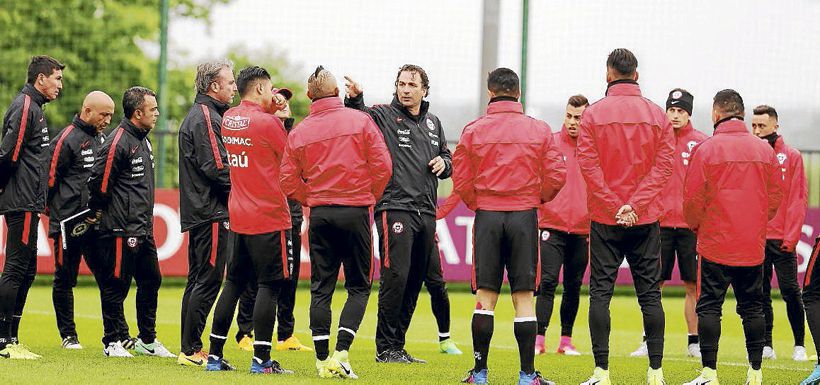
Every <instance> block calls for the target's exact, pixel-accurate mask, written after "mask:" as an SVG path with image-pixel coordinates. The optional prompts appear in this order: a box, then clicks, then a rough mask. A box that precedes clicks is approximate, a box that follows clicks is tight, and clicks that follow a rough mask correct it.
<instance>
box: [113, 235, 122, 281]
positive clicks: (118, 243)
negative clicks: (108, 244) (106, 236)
mask: <svg viewBox="0 0 820 385" xmlns="http://www.w3.org/2000/svg"><path fill="white" fill-rule="evenodd" d="M114 243H115V246H114V248H115V249H116V252H115V253H114V278H119V277H120V265H122V237H117V238H115V239H114Z"/></svg>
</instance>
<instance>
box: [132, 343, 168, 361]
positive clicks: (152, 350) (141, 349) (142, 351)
mask: <svg viewBox="0 0 820 385" xmlns="http://www.w3.org/2000/svg"><path fill="white" fill-rule="evenodd" d="M134 353H137V354H138V355H141V356H154V357H162V358H174V357H176V354H174V353H171V352H170V351H168V348H166V347H165V345H163V344H162V342H159V340H154V342H152V343H150V344H146V343H145V342H142V340H141V339H137V343H136V344H135V345H134Z"/></svg>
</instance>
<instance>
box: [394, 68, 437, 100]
mask: <svg viewBox="0 0 820 385" xmlns="http://www.w3.org/2000/svg"><path fill="white" fill-rule="evenodd" d="M405 71H407V72H415V73H417V74H419V77H421V88H424V89H425V91H427V92H425V95H430V79H429V78H428V77H427V72H425V71H424V68H421V67H419V66H417V65H415V64H405V65H403V66H401V68H399V72H397V73H396V81H395V83H393V85H394V86H396V87H398V86H399V76H401V73H402V72H405Z"/></svg>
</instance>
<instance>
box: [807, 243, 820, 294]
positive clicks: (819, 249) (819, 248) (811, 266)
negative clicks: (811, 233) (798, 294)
mask: <svg viewBox="0 0 820 385" xmlns="http://www.w3.org/2000/svg"><path fill="white" fill-rule="evenodd" d="M818 253H820V238H818V240H817V241H815V242H814V252H813V253H811V258H809V266H808V267H807V268H806V278H805V279H804V280H803V287H804V288H805V287H806V286H808V285H809V283H811V273H812V272H813V271H814V262H816V261H817V254H818Z"/></svg>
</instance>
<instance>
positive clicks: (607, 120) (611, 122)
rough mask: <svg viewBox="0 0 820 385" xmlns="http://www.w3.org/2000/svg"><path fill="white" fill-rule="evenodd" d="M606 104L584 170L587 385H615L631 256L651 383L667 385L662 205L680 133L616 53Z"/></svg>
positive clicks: (594, 116)
mask: <svg viewBox="0 0 820 385" xmlns="http://www.w3.org/2000/svg"><path fill="white" fill-rule="evenodd" d="M606 66H607V76H606V77H607V82H608V83H609V85H608V86H607V91H606V97H605V98H603V99H601V100H599V101H598V102H596V103H594V104H592V105H590V106H589V107H587V109H586V111H584V115H583V116H582V117H581V129H580V134H579V135H578V155H577V156H578V165H580V167H581V174H582V175H583V176H584V180H585V181H586V184H587V193H588V198H587V201H588V206H589V214H590V219H591V220H592V223H591V224H590V232H589V238H590V239H589V241H590V254H591V256H590V286H589V329H590V334H591V337H592V352H593V355H594V356H595V370H594V372H593V375H592V377H591V378H590V379H589V380H588V381H587V382H585V383H584V384H585V385H593V384H597V385H609V384H610V380H609V331H610V326H611V320H610V318H609V303H610V301H611V300H612V293H613V290H614V288H615V279H616V278H617V276H618V268H619V267H620V265H621V263H622V262H623V260H624V257H626V260H627V261H628V262H629V268H630V270H631V271H632V278H633V280H634V282H635V291H636V293H637V296H638V303H639V304H640V305H641V312H642V313H643V323H644V330H645V331H646V343H647V348H648V350H649V370H648V371H647V383H648V384H650V385H660V384H663V383H664V380H663V371H662V370H661V363H662V361H663V333H664V322H665V318H664V313H663V305H662V304H661V290H660V284H661V271H660V257H661V256H660V252H661V250H660V226H659V224H658V220H659V219H660V217H661V214H662V210H663V207H662V205H661V203H660V201H659V200H658V199H657V198H658V194H660V192H661V190H663V188H664V186H665V185H666V183H667V182H668V181H669V177H670V176H671V175H672V161H673V152H674V136H673V135H674V134H673V132H672V125H671V124H670V123H669V119H667V117H666V114H665V113H664V111H663V109H662V108H660V107H659V106H657V105H656V104H654V103H652V102H651V101H649V100H647V99H645V98H643V97H642V96H641V89H640V87H638V83H637V80H638V71H637V68H638V59H636V58H635V55H633V54H632V52H630V51H629V50H627V49H624V48H618V49H616V50H614V51H612V53H610V54H609V58H607V63H606Z"/></svg>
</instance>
